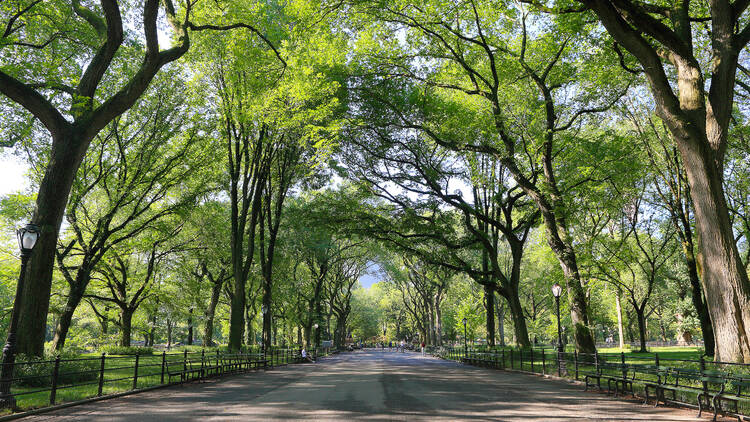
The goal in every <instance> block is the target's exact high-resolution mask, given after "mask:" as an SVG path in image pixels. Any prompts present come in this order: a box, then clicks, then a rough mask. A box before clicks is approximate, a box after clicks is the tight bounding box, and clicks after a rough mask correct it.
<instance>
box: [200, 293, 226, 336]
mask: <svg viewBox="0 0 750 422" xmlns="http://www.w3.org/2000/svg"><path fill="white" fill-rule="evenodd" d="M222 284H223V283H219V282H214V284H213V286H212V288H211V300H210V301H209V302H208V308H206V320H205V321H204V323H203V344H204V345H206V346H213V345H214V317H215V315H216V306H217V305H218V304H219V295H220V294H221V287H222Z"/></svg>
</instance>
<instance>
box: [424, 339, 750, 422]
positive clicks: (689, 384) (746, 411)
mask: <svg viewBox="0 0 750 422" xmlns="http://www.w3.org/2000/svg"><path fill="white" fill-rule="evenodd" d="M431 352H432V354H433V355H435V356H438V357H441V358H443V359H449V360H455V361H459V362H465V363H469V364H473V365H480V366H487V367H491V368H496V369H513V370H521V371H526V372H533V373H539V374H546V375H556V376H560V377H566V378H570V379H575V380H580V381H585V382H587V383H588V382H591V384H592V386H593V388H595V389H598V386H597V385H596V384H598V383H599V378H604V379H605V381H604V382H603V384H602V386H603V387H607V391H608V392H609V387H611V385H608V384H609V383H608V382H607V380H606V379H607V378H609V379H613V380H615V381H616V382H615V387H617V386H618V382H619V383H620V384H621V385H622V386H623V387H625V384H623V383H622V380H625V381H626V384H627V385H628V386H629V387H630V388H629V389H628V390H629V392H632V394H633V395H634V396H638V397H641V398H645V397H646V394H645V393H646V391H645V388H646V385H651V386H652V387H653V386H654V385H662V386H663V387H664V388H665V389H666V390H669V392H670V395H669V396H668V397H666V398H667V399H668V401H669V402H672V403H676V404H679V405H684V406H688V407H699V400H703V401H701V402H700V406H701V407H702V408H703V409H704V410H706V409H711V411H713V408H714V407H715V406H716V404H717V403H716V402H714V401H713V398H714V397H716V396H717V395H724V396H725V397H733V399H732V400H734V402H733V403H732V404H736V408H735V407H734V406H730V409H728V410H730V412H729V413H730V414H735V415H739V416H742V417H744V416H750V364H744V363H733V362H717V361H711V360H706V359H705V358H704V357H703V356H701V357H700V358H698V359H677V358H671V357H666V356H663V355H662V356H660V355H659V353H654V354H653V356H651V355H644V356H638V355H637V354H626V353H622V352H621V353H611V354H607V353H597V354H582V353H578V352H575V351H574V352H560V353H558V352H557V351H556V350H550V349H545V348H541V349H501V350H486V349H464V348H463V347H447V348H445V347H441V348H433V349H432V350H431ZM602 389H603V388H602ZM652 391H653V390H652ZM650 397H651V399H652V400H653V397H654V396H653V393H652V395H651V396H650ZM650 403H654V402H653V401H650ZM721 410H727V409H726V406H725V407H722V408H721Z"/></svg>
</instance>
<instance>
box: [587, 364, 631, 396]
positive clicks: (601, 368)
mask: <svg viewBox="0 0 750 422" xmlns="http://www.w3.org/2000/svg"><path fill="white" fill-rule="evenodd" d="M624 370H627V365H625V366H623V364H621V363H611V362H606V361H604V362H599V363H597V364H596V365H595V366H594V372H591V373H588V374H586V375H585V376H584V378H583V380H584V383H585V387H584V389H583V391H587V390H588V389H589V387H593V386H594V385H596V388H597V390H599V391H602V385H601V382H602V380H606V381H607V394H609V393H610V392H612V391H613V389H612V383H613V382H614V383H615V389H616V388H617V383H618V381H623V382H624V381H625V380H626V379H627V377H626V376H625V375H623V371H624ZM594 380H595V381H596V384H594V383H593V381H594ZM590 381H591V382H590ZM631 389H632V385H631Z"/></svg>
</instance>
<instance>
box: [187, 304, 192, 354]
mask: <svg viewBox="0 0 750 422" xmlns="http://www.w3.org/2000/svg"><path fill="white" fill-rule="evenodd" d="M187 325H188V333H187V344H188V346H192V345H193V308H190V310H189V311H188V319H187Z"/></svg>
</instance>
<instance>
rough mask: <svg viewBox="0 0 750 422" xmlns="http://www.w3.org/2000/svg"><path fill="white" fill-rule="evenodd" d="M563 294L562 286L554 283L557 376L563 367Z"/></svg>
mask: <svg viewBox="0 0 750 422" xmlns="http://www.w3.org/2000/svg"><path fill="white" fill-rule="evenodd" d="M561 294H562V286H560V285H559V284H557V283H555V284H553V285H552V296H554V297H555V314H556V315H557V376H561V375H562V374H561V371H562V369H561V368H560V367H561V366H562V365H561V362H562V352H563V346H562V330H561V329H560V295H561Z"/></svg>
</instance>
